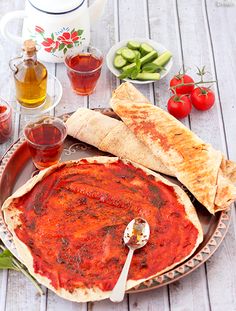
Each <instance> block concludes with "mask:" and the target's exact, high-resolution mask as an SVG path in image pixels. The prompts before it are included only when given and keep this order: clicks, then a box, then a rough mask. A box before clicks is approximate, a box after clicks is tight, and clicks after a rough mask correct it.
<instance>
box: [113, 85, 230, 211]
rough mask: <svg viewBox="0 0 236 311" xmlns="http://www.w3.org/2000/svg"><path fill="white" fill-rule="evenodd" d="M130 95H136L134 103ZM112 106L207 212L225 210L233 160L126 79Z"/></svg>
mask: <svg viewBox="0 0 236 311" xmlns="http://www.w3.org/2000/svg"><path fill="white" fill-rule="evenodd" d="M124 94H131V95H124ZM139 96H140V100H139V101H138V100H137V97H139ZM133 97H136V101H135V102H134V101H133V100H132V98H133ZM111 106H112V108H113V109H114V111H115V112H116V114H118V116H119V117H120V118H121V119H122V120H123V122H124V123H125V124H126V125H127V126H128V127H129V129H130V130H131V131H132V132H133V133H134V134H135V136H136V137H137V138H138V139H139V140H140V141H141V142H142V143H144V144H145V145H146V146H147V147H148V148H149V149H150V150H151V151H152V153H153V154H154V155H155V156H156V157H157V158H158V159H160V160H161V161H162V162H163V163H164V165H165V166H166V167H167V168H168V169H169V170H170V171H171V172H172V173H173V174H174V175H175V176H176V177H177V178H178V180H179V181H180V182H181V183H183V184H184V185H185V186H186V187H187V188H188V189H189V190H190V191H191V193H192V194H193V195H194V196H195V197H196V199H197V200H198V201H199V202H201V203H202V204H203V205H204V206H205V207H206V208H207V209H208V210H209V212H210V213H212V214H214V213H215V212H217V211H220V210H224V209H227V208H229V206H230V204H231V203H232V202H234V200H235V199H236V188H235V186H234V185H233V183H232V181H233V180H235V168H232V167H233V165H232V163H229V162H228V163H227V162H225V160H224V158H223V156H222V153H221V152H220V151H217V150H215V149H214V148H213V147H212V146H211V145H210V144H206V143H205V142H204V141H203V140H201V139H200V138H199V137H198V136H197V135H195V134H194V133H193V132H191V131H190V130H189V129H188V128H186V127H185V126H184V125H183V124H182V123H181V122H179V121H178V120H177V119H175V118H174V117H173V116H171V115H170V114H169V113H167V112H166V111H164V110H162V109H160V108H158V107H155V106H153V105H152V104H151V103H150V102H147V100H143V95H142V94H141V93H140V92H139V91H138V90H137V89H136V88H135V87H134V86H133V85H131V84H130V83H128V82H127V83H124V84H122V85H121V86H120V87H119V88H118V89H117V90H116V91H115V92H114V93H113V97H112V99H111ZM222 161H223V162H224V163H223V164H222ZM227 164H228V165H227Z"/></svg>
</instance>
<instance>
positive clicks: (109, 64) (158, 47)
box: [106, 38, 173, 84]
mask: <svg viewBox="0 0 236 311" xmlns="http://www.w3.org/2000/svg"><path fill="white" fill-rule="evenodd" d="M129 41H138V42H143V43H148V44H149V45H151V46H152V47H153V48H154V49H155V50H156V51H157V53H158V55H160V54H162V53H164V52H165V51H167V49H166V48H165V47H164V46H163V45H161V44H160V43H158V42H156V41H153V40H151V39H145V38H133V39H129V40H123V41H120V42H118V43H117V44H115V45H113V46H112V47H111V48H110V50H109V52H108V53H107V56H106V63H107V67H108V68H109V70H110V71H111V72H112V73H113V74H114V75H115V76H116V77H118V76H119V75H120V74H121V72H120V71H119V70H118V69H116V68H115V67H114V65H113V60H114V57H115V54H116V51H117V50H118V49H119V48H121V47H124V46H126V45H127V43H128V42H129ZM172 65H173V57H171V59H170V60H169V62H168V63H167V65H166V66H165V69H166V70H165V71H164V70H162V72H161V78H160V79H162V78H164V77H165V76H166V75H167V74H168V72H169V71H170V69H171V67H172ZM123 80H124V81H129V82H131V83H135V84H147V83H152V82H156V81H154V80H148V81H139V80H131V79H129V78H126V79H123Z"/></svg>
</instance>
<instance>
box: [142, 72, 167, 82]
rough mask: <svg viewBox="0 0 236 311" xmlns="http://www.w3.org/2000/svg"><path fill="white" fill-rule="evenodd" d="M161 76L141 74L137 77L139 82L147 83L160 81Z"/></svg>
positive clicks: (156, 73) (147, 73) (148, 73)
mask: <svg viewBox="0 0 236 311" xmlns="http://www.w3.org/2000/svg"><path fill="white" fill-rule="evenodd" d="M160 77H161V75H160V74H159V73H158V72H155V73H152V72H140V73H139V74H138V75H137V78H136V79H137V80H142V81H147V80H160Z"/></svg>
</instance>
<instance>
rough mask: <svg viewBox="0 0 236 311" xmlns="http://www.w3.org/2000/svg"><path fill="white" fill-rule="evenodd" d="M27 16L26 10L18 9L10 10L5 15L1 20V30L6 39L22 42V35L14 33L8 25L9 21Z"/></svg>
mask: <svg viewBox="0 0 236 311" xmlns="http://www.w3.org/2000/svg"><path fill="white" fill-rule="evenodd" d="M26 16H27V14H26V12H25V11H24V10H18V11H14V12H9V13H7V14H6V15H4V16H3V17H2V19H1V21H0V31H1V33H2V35H3V37H4V38H5V39H9V40H12V41H14V42H16V43H18V44H22V42H23V39H22V38H21V37H20V36H16V35H13V34H12V33H11V32H10V31H9V30H8V29H7V26H8V24H9V22H11V21H12V20H14V19H18V18H25V17H26Z"/></svg>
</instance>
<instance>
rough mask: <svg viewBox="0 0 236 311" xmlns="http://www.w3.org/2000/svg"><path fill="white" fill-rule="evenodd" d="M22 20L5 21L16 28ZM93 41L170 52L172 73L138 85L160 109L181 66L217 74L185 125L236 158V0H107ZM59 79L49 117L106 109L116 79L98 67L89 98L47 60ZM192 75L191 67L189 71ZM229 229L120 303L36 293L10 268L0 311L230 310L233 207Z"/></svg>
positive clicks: (16, 4) (5, 53) (0, 91)
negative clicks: (186, 267)
mask: <svg viewBox="0 0 236 311" xmlns="http://www.w3.org/2000/svg"><path fill="white" fill-rule="evenodd" d="M23 7H24V1H23V0H15V1H12V0H11V1H9V0H1V1H0V15H1V16H2V15H3V14H5V13H6V12H9V11H12V10H16V9H21V8H23ZM21 27H22V25H21V23H20V22H19V23H18V24H17V23H15V24H13V25H12V29H14V31H15V33H20V31H21ZM91 28H92V36H91V42H92V44H93V45H95V46H97V47H98V48H100V49H101V50H102V51H103V52H104V54H106V53H107V51H108V49H109V48H110V47H111V46H112V45H113V44H114V43H115V42H117V41H119V40H123V39H128V38H132V37H150V38H151V39H154V40H156V41H158V42H160V43H162V44H163V45H164V46H166V47H167V48H168V49H170V50H171V51H172V52H173V54H174V66H173V68H172V71H171V73H170V74H169V75H168V76H167V77H166V78H165V79H164V80H162V81H160V82H157V83H155V84H151V85H146V86H143V87H140V88H139V89H140V90H141V91H142V92H143V93H144V94H145V95H146V96H147V97H148V98H150V100H151V101H152V102H155V104H156V105H158V106H160V107H162V108H164V109H166V103H167V99H168V97H169V91H168V82H169V79H170V77H171V75H173V74H175V73H176V72H177V71H178V70H179V69H180V67H181V66H184V67H185V68H187V67H191V68H193V67H194V65H198V66H202V65H206V66H207V69H208V70H209V71H210V72H211V73H212V77H213V78H214V79H217V80H218V82H217V83H216V85H215V87H214V90H215V93H216V105H215V106H214V108H213V109H211V110H210V111H207V112H204V113H202V112H198V111H193V112H192V113H191V116H190V118H187V119H186V120H184V124H185V125H186V126H188V127H190V128H191V129H192V130H193V131H194V132H195V133H197V134H198V135H199V136H200V137H201V138H203V139H204V140H206V141H207V142H209V143H211V144H212V145H213V146H214V147H215V148H218V149H220V150H222V151H223V152H224V153H225V154H226V155H227V156H228V157H229V158H230V159H232V160H235V161H236V103H235V102H236V87H235V84H236V1H235V0H218V1H215V0H202V1H200V0H165V1H162V0H108V3H107V6H106V10H105V13H104V15H103V17H102V19H101V20H100V22H99V23H98V24H96V25H91ZM18 53H19V47H16V46H15V45H14V44H13V43H11V42H7V41H5V40H3V39H2V37H1V38H0V59H1V65H0V96H1V97H2V98H4V99H6V100H11V99H12V96H13V95H12V94H13V90H12V89H10V86H9V79H11V73H10V71H9V68H8V61H9V59H10V58H12V57H14V56H16V55H17V54H18ZM46 65H47V68H48V70H49V71H50V72H51V73H53V74H55V75H56V76H57V77H58V78H59V80H60V81H61V83H62V85H63V89H64V91H65V92H64V94H63V97H62V100H61V102H60V104H59V105H58V106H57V107H56V109H55V111H54V114H55V115H61V114H63V113H67V112H72V111H74V110H76V109H77V108H78V107H80V106H85V107H90V108H95V107H107V106H108V101H109V98H110V96H111V92H112V90H113V89H114V88H115V87H116V85H117V84H118V83H119V81H117V80H116V78H114V76H112V74H111V73H110V72H109V71H108V70H107V68H106V66H105V65H104V67H103V72H102V76H101V78H100V80H99V83H98V86H97V89H96V92H95V93H94V94H93V95H91V96H90V97H80V96H76V95H75V94H73V93H72V91H71V89H70V86H69V81H68V78H67V76H66V72H65V68H64V66H63V65H61V64H60V65H53V64H46ZM190 72H191V74H192V75H193V77H196V75H195V74H194V73H193V72H194V70H193V69H192V70H190ZM23 123H24V120H22V119H21V118H19V117H15V119H14V135H13V137H12V139H11V140H9V141H8V142H7V143H5V144H3V145H1V146H0V156H1V155H2V154H3V153H4V152H5V151H6V150H7V148H8V147H9V146H10V145H11V143H12V142H13V141H14V140H16V139H17V138H18V136H19V135H20V132H21V129H22V126H23ZM232 214H233V217H232V222H231V225H230V229H229V232H228V234H227V236H226V238H225V240H224V241H223V243H222V245H221V246H220V248H219V249H218V251H217V252H216V253H215V254H214V255H213V256H212V258H211V259H210V260H208V262H207V263H206V264H204V265H202V266H201V268H199V269H197V270H196V271H195V272H193V273H192V274H190V275H188V276H187V277H186V278H184V279H182V280H180V281H177V282H175V283H173V284H172V285H169V286H165V287H162V288H161V289H158V290H153V291H150V292H145V293H142V294H134V295H129V296H128V295H127V296H126V298H125V300H124V301H123V302H122V303H120V304H112V303H111V302H110V301H108V300H105V301H102V302H95V303H88V304H77V303H72V302H69V301H66V300H63V299H60V298H58V297H57V296H56V295H55V294H54V293H52V292H51V291H48V292H47V293H46V295H44V296H42V297H40V296H39V295H38V294H37V293H36V291H35V288H34V287H33V286H32V284H31V283H30V282H28V280H27V279H26V278H25V277H24V276H23V275H21V274H20V273H17V272H12V271H9V272H8V271H3V272H0V311H4V310H6V311H18V310H19V311H38V310H40V311H46V310H47V311H53V310H55V311H64V310H65V311H67V310H68V311H78V310H81V311H82V310H83V311H85V310H94V311H95V310H102V311H103V310H114V311H116V310H117V311H118V310H127V311H128V310H130V311H131V310H132V311H135V310H139V311H143V310H152V311H154V310H155V311H156V310H160V311H162V310H164V311H168V310H172V311H190V310H195V311H201V310H213V311H224V310H227V311H233V310H236V243H235V240H236V220H235V211H233V213H232Z"/></svg>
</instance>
